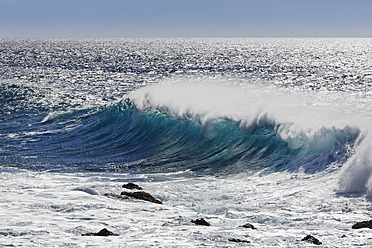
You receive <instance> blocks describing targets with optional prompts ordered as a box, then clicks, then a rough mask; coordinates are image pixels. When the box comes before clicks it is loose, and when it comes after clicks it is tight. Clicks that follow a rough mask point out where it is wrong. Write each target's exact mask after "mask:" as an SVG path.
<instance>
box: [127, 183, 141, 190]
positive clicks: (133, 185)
mask: <svg viewBox="0 0 372 248" xmlns="http://www.w3.org/2000/svg"><path fill="white" fill-rule="evenodd" d="M123 188H126V189H138V190H142V188H141V187H140V186H138V185H137V184H135V183H127V184H124V185H123Z"/></svg>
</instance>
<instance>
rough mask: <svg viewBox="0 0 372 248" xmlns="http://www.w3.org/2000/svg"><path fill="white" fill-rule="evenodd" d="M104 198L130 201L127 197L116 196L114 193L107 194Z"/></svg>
mask: <svg viewBox="0 0 372 248" xmlns="http://www.w3.org/2000/svg"><path fill="white" fill-rule="evenodd" d="M104 196H107V197H113V198H117V199H119V200H128V199H129V197H127V196H121V195H116V194H113V193H107V194H104Z"/></svg>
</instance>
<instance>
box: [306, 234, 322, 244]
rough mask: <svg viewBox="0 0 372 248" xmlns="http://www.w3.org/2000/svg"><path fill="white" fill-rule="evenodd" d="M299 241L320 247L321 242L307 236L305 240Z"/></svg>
mask: <svg viewBox="0 0 372 248" xmlns="http://www.w3.org/2000/svg"><path fill="white" fill-rule="evenodd" d="M301 241H306V242H309V243H312V244H315V245H321V244H322V242H320V241H319V239H317V238H315V237H313V236H311V235H307V236H306V237H305V238H303V239H301Z"/></svg>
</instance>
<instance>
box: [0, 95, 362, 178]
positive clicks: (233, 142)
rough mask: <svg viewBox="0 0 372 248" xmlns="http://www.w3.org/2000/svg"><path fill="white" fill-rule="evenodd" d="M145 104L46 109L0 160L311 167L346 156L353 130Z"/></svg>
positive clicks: (73, 167) (148, 166)
mask: <svg viewBox="0 0 372 248" xmlns="http://www.w3.org/2000/svg"><path fill="white" fill-rule="evenodd" d="M132 97H133V96H132ZM133 98H134V97H133ZM146 101H147V100H146ZM137 105H138V104H137ZM150 105H151V104H150ZM150 105H149V106H143V105H142V106H141V107H140V106H136V101H135V100H133V99H130V98H127V99H125V100H123V101H122V102H120V103H118V104H115V105H113V106H108V107H103V108H102V107H101V108H98V109H96V108H88V109H82V110H75V111H70V112H55V113H53V114H48V115H45V116H44V117H43V118H42V119H41V118H39V119H38V124H37V125H40V127H39V128H38V130H39V131H38V132H32V131H28V130H27V129H24V130H23V134H22V135H20V134H19V132H18V134H11V133H9V134H8V135H7V136H6V138H5V139H6V140H7V141H8V144H9V147H11V149H3V150H2V151H1V153H2V158H3V159H2V161H1V162H2V163H5V164H15V165H17V166H21V167H26V168H34V169H38V170H40V169H41V170H45V169H47V170H56V171H84V170H93V171H102V170H104V171H105V170H108V171H131V172H135V171H141V172H145V171H147V172H179V171H191V172H193V173H196V174H211V175H212V174H213V175H215V174H229V173H238V172H242V171H257V170H263V169H265V170H267V171H284V170H289V171H296V170H299V169H300V168H301V169H303V170H304V171H305V172H308V173H312V172H316V171H321V170H325V169H326V168H327V167H328V166H329V165H331V164H332V163H338V164H342V163H343V162H345V161H346V160H347V159H348V158H349V156H350V155H351V153H350V151H351V148H352V147H353V146H354V145H355V142H356V140H357V138H358V137H359V133H360V131H359V129H357V128H351V127H345V128H322V129H320V130H318V131H316V132H313V133H312V134H309V133H306V132H302V131H301V132H297V133H296V134H294V135H284V134H288V132H289V131H290V127H291V125H290V124H288V123H279V122H277V121H276V120H275V119H272V118H270V117H268V116H266V115H264V116H259V117H257V118H255V119H253V120H251V121H250V122H249V123H247V122H243V121H242V120H234V119H233V118H229V117H224V116H219V117H213V118H212V119H205V117H206V115H205V114H204V116H203V115H201V114H196V115H193V116H192V115H190V114H184V113H182V114H181V115H175V113H174V112H172V111H171V110H170V109H166V108H164V107H155V106H150ZM209 118H210V116H209ZM2 139H3V141H4V137H2Z"/></svg>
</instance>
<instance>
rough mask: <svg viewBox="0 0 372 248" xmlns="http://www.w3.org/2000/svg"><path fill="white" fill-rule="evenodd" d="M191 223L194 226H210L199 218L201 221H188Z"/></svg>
mask: <svg viewBox="0 0 372 248" xmlns="http://www.w3.org/2000/svg"><path fill="white" fill-rule="evenodd" d="M190 222H191V223H194V224H196V225H201V226H210V225H211V224H209V223H208V222H207V221H206V220H205V219H203V218H201V219H196V220H192V221H190Z"/></svg>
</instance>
